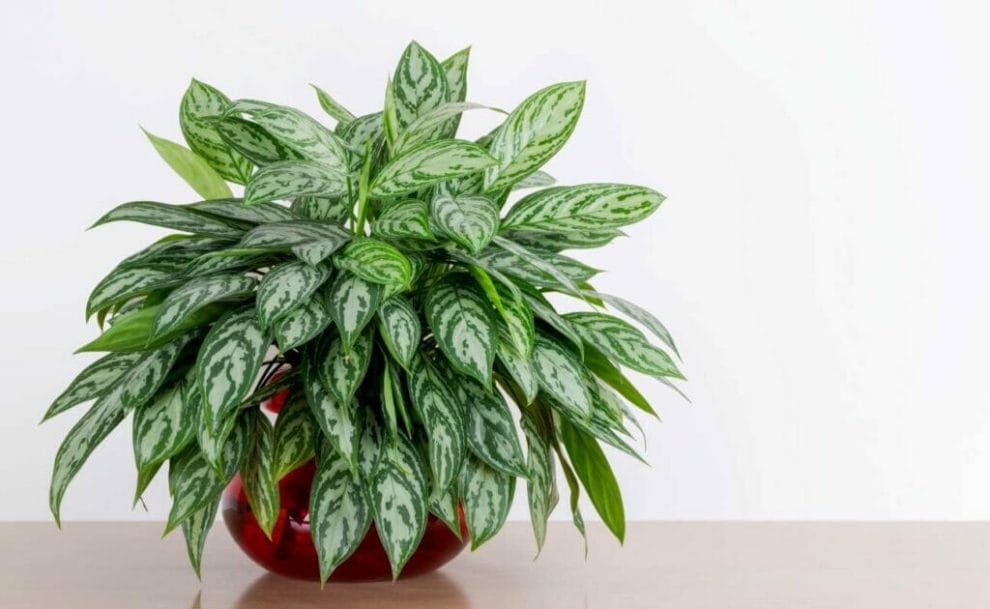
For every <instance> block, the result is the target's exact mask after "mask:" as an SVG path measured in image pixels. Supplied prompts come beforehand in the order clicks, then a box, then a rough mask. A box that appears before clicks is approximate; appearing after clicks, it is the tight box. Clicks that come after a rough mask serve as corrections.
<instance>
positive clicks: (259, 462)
mask: <svg viewBox="0 0 990 609" xmlns="http://www.w3.org/2000/svg"><path fill="white" fill-rule="evenodd" d="M246 416H248V417H250V418H251V419H253V425H254V434H253V436H254V441H253V442H251V444H250V446H249V447H248V451H247V455H245V457H244V464H243V465H242V466H241V480H242V481H243V483H244V494H245V495H246V496H247V500H248V505H250V506H251V511H252V513H253V514H254V517H255V520H257V522H258V526H259V527H261V530H262V531H263V532H264V533H265V535H266V536H267V537H268V538H269V539H270V538H271V536H272V529H273V528H274V527H275V520H276V519H277V518H278V508H279V491H278V484H277V482H276V478H275V440H274V433H273V431H272V424H271V422H270V421H269V420H268V417H266V416H265V415H264V413H263V412H261V410H259V409H254V410H252V411H250V412H249V413H248V414H247V415H246Z"/></svg>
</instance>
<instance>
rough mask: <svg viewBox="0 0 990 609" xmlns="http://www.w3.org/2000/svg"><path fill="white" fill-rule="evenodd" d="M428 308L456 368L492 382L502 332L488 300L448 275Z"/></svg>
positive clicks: (432, 324) (433, 290) (433, 291)
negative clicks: (496, 351) (498, 329)
mask: <svg viewBox="0 0 990 609" xmlns="http://www.w3.org/2000/svg"><path fill="white" fill-rule="evenodd" d="M425 310H426V319H427V321H428V322H429V324H430V328H431V329H432V330H433V335H434V337H435V338H436V341H437V344H438V345H439V346H440V350H441V351H443V354H444V355H446V356H447V359H448V360H449V361H450V363H451V364H452V365H453V366H454V368H456V369H457V370H458V371H460V372H461V373H463V374H466V375H467V376H470V377H473V378H475V379H478V380H479V381H481V382H482V383H483V384H484V385H485V386H489V385H491V378H492V362H493V361H494V359H495V345H496V344H497V340H498V333H497V331H496V329H495V323H494V320H493V319H492V313H491V308H490V306H489V305H488V303H486V302H485V301H484V300H483V299H482V298H481V297H480V296H478V294H477V293H476V292H475V291H474V290H471V289H469V288H468V287H467V286H465V285H464V284H463V283H461V282H460V281H458V280H457V279H456V278H455V279H449V278H448V279H446V280H443V281H440V282H438V283H437V284H435V285H434V286H433V287H432V288H431V289H430V291H429V293H428V294H427V296H426V301H425Z"/></svg>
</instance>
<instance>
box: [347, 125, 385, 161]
mask: <svg viewBox="0 0 990 609" xmlns="http://www.w3.org/2000/svg"><path fill="white" fill-rule="evenodd" d="M337 135H338V136H339V137H340V139H341V140H342V141H343V142H344V145H345V146H347V149H348V150H350V151H351V152H352V153H353V154H351V169H357V168H359V167H360V163H361V157H362V156H363V155H364V151H365V149H366V148H368V147H370V148H371V149H372V150H374V149H375V148H376V147H377V146H378V145H379V143H380V142H381V141H382V139H383V138H384V137H385V125H384V123H383V122H382V113H381V112H375V113H373V114H365V115H364V116H359V117H358V118H356V119H354V120H353V121H351V122H349V123H347V124H346V125H344V126H343V127H340V126H339V125H338V129H337Z"/></svg>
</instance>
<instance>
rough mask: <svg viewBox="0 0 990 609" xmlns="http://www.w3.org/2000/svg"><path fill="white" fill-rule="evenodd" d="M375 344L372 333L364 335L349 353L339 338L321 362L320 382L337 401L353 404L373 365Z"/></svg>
mask: <svg viewBox="0 0 990 609" xmlns="http://www.w3.org/2000/svg"><path fill="white" fill-rule="evenodd" d="M373 346H374V342H373V341H372V338H371V333H370V332H362V333H361V334H360V335H359V336H358V338H357V340H355V341H354V344H353V345H351V346H350V348H349V349H348V348H347V347H346V346H345V345H344V344H343V342H342V341H341V340H340V338H339V337H338V338H335V339H334V340H333V341H332V342H331V343H330V346H329V347H328V348H327V350H326V355H325V356H324V358H323V360H322V361H321V362H319V373H320V379H321V380H322V381H323V386H324V387H325V388H326V389H327V390H328V391H329V392H330V394H331V395H333V397H334V399H335V400H337V401H338V402H341V403H343V404H350V403H351V402H352V401H353V400H354V394H355V393H356V392H357V389H358V387H360V386H361V381H363V380H364V375H365V374H366V373H367V372H368V364H369V363H371V350H372V348H373Z"/></svg>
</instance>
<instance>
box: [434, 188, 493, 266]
mask: <svg viewBox="0 0 990 609" xmlns="http://www.w3.org/2000/svg"><path fill="white" fill-rule="evenodd" d="M430 215H431V217H432V218H433V222H434V224H435V225H436V226H437V227H439V228H440V230H441V232H442V233H443V234H445V235H446V236H447V237H449V238H450V239H451V240H452V241H454V242H456V243H459V244H460V245H463V246H464V247H466V248H467V249H468V250H470V251H471V252H472V253H478V252H480V251H481V250H482V249H484V248H485V246H486V245H488V244H489V243H490V242H491V240H492V237H494V236H495V232H496V231H498V210H496V209H495V204H494V203H492V202H491V200H490V199H488V198H486V197H480V196H468V195H461V196H457V197H450V196H447V195H439V196H437V197H435V198H434V199H433V202H432V203H431V204H430Z"/></svg>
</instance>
